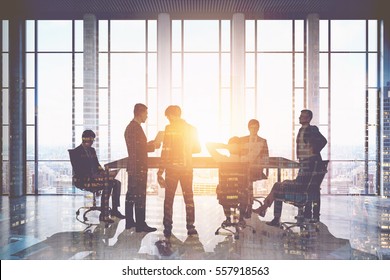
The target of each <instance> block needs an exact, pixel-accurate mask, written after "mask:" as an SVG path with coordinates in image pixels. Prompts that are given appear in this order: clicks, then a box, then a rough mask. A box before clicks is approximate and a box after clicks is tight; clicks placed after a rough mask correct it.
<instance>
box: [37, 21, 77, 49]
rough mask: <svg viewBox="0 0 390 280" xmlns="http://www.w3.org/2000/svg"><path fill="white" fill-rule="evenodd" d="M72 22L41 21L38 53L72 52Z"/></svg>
mask: <svg viewBox="0 0 390 280" xmlns="http://www.w3.org/2000/svg"><path fill="white" fill-rule="evenodd" d="M71 50H72V21H70V20H39V21H38V51H71Z"/></svg>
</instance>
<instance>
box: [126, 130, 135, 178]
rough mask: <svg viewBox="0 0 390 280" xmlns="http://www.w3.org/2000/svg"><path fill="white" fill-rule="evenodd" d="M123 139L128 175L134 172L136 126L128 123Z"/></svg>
mask: <svg viewBox="0 0 390 280" xmlns="http://www.w3.org/2000/svg"><path fill="white" fill-rule="evenodd" d="M125 141H126V146H127V154H128V158H127V172H128V174H129V175H134V174H135V169H136V164H137V163H136V162H137V158H136V157H137V155H136V148H137V147H136V145H137V131H136V127H135V126H132V125H128V126H127V128H126V130H125Z"/></svg>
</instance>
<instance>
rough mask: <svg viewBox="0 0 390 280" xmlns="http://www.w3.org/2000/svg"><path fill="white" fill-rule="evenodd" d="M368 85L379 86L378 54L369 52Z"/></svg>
mask: <svg viewBox="0 0 390 280" xmlns="http://www.w3.org/2000/svg"><path fill="white" fill-rule="evenodd" d="M368 86H369V87H377V86H378V54H376V53H369V54H368Z"/></svg>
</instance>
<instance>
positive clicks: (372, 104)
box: [368, 89, 378, 126]
mask: <svg viewBox="0 0 390 280" xmlns="http://www.w3.org/2000/svg"><path fill="white" fill-rule="evenodd" d="M377 106H378V90H377V89H370V90H368V124H369V125H372V126H375V125H377V122H378V107H377Z"/></svg>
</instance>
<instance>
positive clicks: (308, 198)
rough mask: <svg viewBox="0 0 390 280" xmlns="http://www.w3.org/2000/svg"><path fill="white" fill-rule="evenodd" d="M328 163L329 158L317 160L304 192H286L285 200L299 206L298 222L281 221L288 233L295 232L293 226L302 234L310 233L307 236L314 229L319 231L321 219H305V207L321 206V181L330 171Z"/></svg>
mask: <svg viewBox="0 0 390 280" xmlns="http://www.w3.org/2000/svg"><path fill="white" fill-rule="evenodd" d="M328 164H329V161H328V160H325V161H317V162H315V166H314V171H313V172H312V174H311V177H310V180H309V183H308V184H307V186H306V189H305V191H304V192H295V193H294V192H291V193H286V194H285V198H284V200H283V202H285V203H288V204H291V205H294V206H295V207H298V214H297V216H295V219H296V222H282V223H281V227H282V228H283V229H285V230H286V231H287V233H288V234H289V233H292V232H293V230H292V229H293V228H299V229H300V234H301V235H304V234H306V235H308V236H307V237H310V235H311V234H312V233H313V232H314V231H313V229H315V231H316V232H318V222H319V221H312V220H308V219H305V216H304V211H305V210H304V209H305V207H306V206H308V205H309V204H314V208H315V207H319V204H320V190H321V183H322V181H323V179H324V177H325V174H326V173H327V172H328V170H327V168H328ZM318 211H319V210H318Z"/></svg>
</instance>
